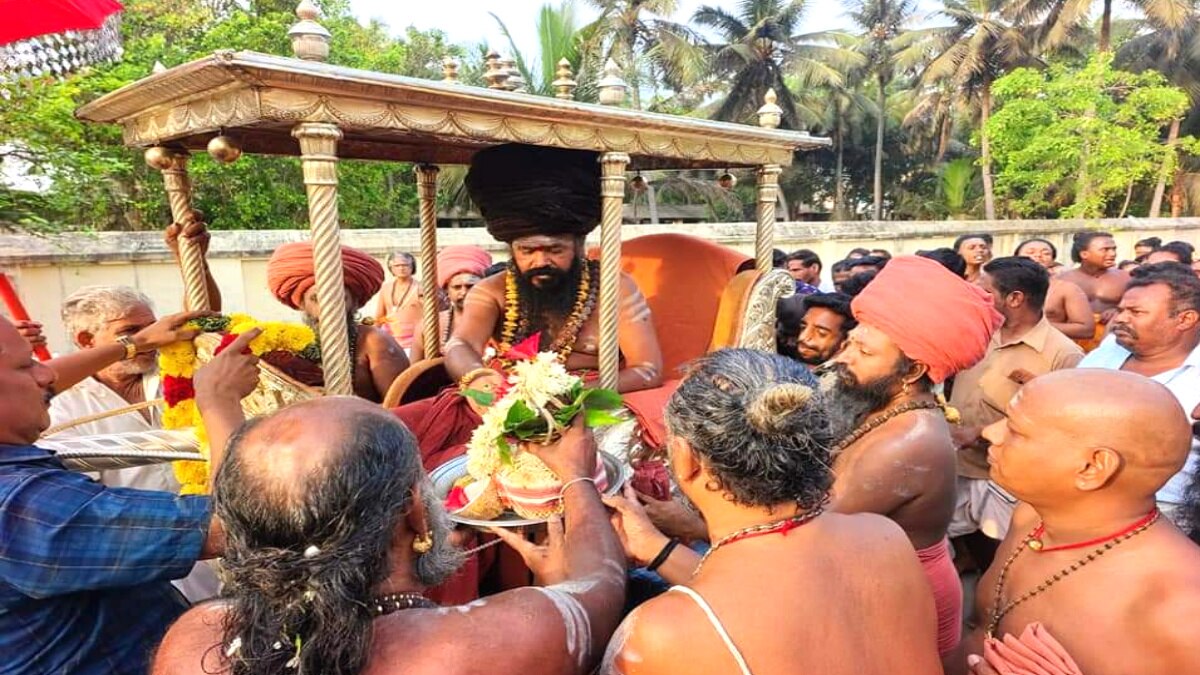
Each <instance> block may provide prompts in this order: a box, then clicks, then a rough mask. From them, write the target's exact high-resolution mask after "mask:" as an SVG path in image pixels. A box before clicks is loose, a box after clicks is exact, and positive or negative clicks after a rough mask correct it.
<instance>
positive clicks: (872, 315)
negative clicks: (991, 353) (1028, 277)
mask: <svg viewBox="0 0 1200 675" xmlns="http://www.w3.org/2000/svg"><path fill="white" fill-rule="evenodd" d="M850 306H851V309H853V310H854V318H856V319H858V321H859V323H866V324H870V325H872V326H874V327H876V328H878V329H879V330H881V331H883V332H884V334H885V335H887V336H888V337H889V338H891V340H892V342H895V343H896V346H897V347H899V348H900V351H902V352H904V355H905V356H907V357H908V358H910V359H912V360H914V361H917V362H918V363H923V364H925V365H926V366H928V367H929V378H930V379H932V380H933V381H934V382H935V383H937V382H942V381H944V380H945V379H946V378H948V377H950V376H951V375H954V374H955V373H957V372H959V371H961V370H966V369H967V368H970V367H971V366H973V365H975V364H976V363H979V361H981V360H982V359H983V357H984V355H985V354H987V350H988V344H990V342H991V339H992V333H994V332H995V331H996V329H997V328H999V327H1000V324H1001V323H1002V322H1003V320H1004V317H1002V316H1001V315H1000V313H999V312H997V311H996V307H995V305H993V303H992V299H991V296H990V295H988V294H987V293H986V292H984V290H983V289H981V288H979V287H977V286H975V285H973V284H970V283H967V282H966V281H964V280H963V279H961V278H959V277H958V276H956V275H955V274H954V273H953V272H951V271H949V270H947V269H946V268H945V267H942V266H941V265H939V264H938V263H936V262H934V261H932V260H927V259H925V258H918V257H916V256H911V255H910V256H902V257H899V258H895V259H893V260H891V261H890V262H888V264H887V266H886V267H884V268H883V271H882V272H880V273H879V276H877V277H875V280H874V281H872V282H871V283H870V285H868V286H867V287H866V289H864V290H863V292H862V293H859V294H858V297H856V298H854V302H853V303H851V305H850Z"/></svg>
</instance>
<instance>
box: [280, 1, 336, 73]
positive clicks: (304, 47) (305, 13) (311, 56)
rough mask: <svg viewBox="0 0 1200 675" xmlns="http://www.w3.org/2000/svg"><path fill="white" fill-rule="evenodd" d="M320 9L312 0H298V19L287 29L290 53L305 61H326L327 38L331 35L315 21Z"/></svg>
mask: <svg viewBox="0 0 1200 675" xmlns="http://www.w3.org/2000/svg"><path fill="white" fill-rule="evenodd" d="M319 16H321V10H319V9H317V6H316V5H314V4H313V3H312V0H300V4H299V5H296V17H297V18H298V19H300V20H299V21H297V22H296V24H295V25H294V26H292V27H291V29H290V30H288V37H289V38H291V40H292V54H294V55H295V56H296V58H298V59H304V60H305V61H327V60H328V59H329V40H330V38H331V37H332V36H331V35H330V33H329V31H328V30H325V27H324V26H322V25H321V24H319V23H317V18H318V17H319Z"/></svg>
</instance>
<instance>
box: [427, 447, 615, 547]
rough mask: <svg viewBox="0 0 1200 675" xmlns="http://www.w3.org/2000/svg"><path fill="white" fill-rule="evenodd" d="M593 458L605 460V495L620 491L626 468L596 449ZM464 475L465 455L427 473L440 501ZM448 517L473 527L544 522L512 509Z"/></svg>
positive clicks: (521, 525)
mask: <svg viewBox="0 0 1200 675" xmlns="http://www.w3.org/2000/svg"><path fill="white" fill-rule="evenodd" d="M596 457H597V458H598V459H599V460H600V461H601V462H603V463H604V473H605V474H606V475H607V476H608V488H607V489H606V490H605V491H604V494H606V495H615V494H617V492H619V491H620V490H621V486H622V485H624V484H625V481H626V479H627V478H628V474H627V473H626V471H627V469H626V468H625V465H623V464H622V463H621V462H620V460H618V459H617V458H616V457H613V456H612V455H610V454H608V453H607V452H604V451H598V452H597V453H596ZM465 475H467V456H466V455H459V456H458V457H455V458H454V459H452V460H450V461H449V462H446V463H445V464H443V465H441V466H439V467H438V468H436V469H434V470H433V471H431V472H430V473H429V480H431V481H433V490H434V493H435V494H437V496H438V499H441V500H442V501H443V502H444V501H445V500H446V497H447V495H449V494H450V490H452V489H453V488H454V481H456V480H458V479H459V478H462V477H463V476H465ZM450 520H452V521H454V522H455V523H459V524H460V525H471V526H473V527H481V528H488V527H527V526H529V525H538V524H541V523H544V522H546V521H545V520H533V519H531V518H522V517H520V516H518V515H517V514H516V513H513V512H512V511H511V510H508V511H505V512H504V513H502V514H500V516H499V517H498V518H495V519H494V520H479V519H477V518H467V517H464V516H456V515H454V514H453V513H452V514H450Z"/></svg>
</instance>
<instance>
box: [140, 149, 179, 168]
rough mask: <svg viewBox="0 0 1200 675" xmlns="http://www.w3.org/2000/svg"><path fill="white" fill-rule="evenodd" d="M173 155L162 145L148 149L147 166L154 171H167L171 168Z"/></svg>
mask: <svg viewBox="0 0 1200 675" xmlns="http://www.w3.org/2000/svg"><path fill="white" fill-rule="evenodd" d="M173 154H174V153H172V152H171V151H170V150H168V149H167V148H164V147H163V146H161V145H156V146H154V147H152V148H147V149H146V164H147V165H148V166H149V167H150V168H152V169H158V170H159V171H166V170H167V169H169V168H171V159H172V155H173Z"/></svg>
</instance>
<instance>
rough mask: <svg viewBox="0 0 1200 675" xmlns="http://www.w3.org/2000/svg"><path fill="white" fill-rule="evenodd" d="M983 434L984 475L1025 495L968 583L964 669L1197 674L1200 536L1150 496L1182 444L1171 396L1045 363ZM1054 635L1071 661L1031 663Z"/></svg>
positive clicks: (1136, 380)
mask: <svg viewBox="0 0 1200 675" xmlns="http://www.w3.org/2000/svg"><path fill="white" fill-rule="evenodd" d="M985 435H986V436H987V438H988V440H990V441H991V444H992V445H991V450H990V452H989V455H990V461H991V465H992V466H991V476H992V479H993V480H995V481H996V482H997V483H999V484H1000V485H1002V486H1003V487H1004V488H1005V489H1006V490H1008V491H1009V492H1011V493H1012V494H1013V495H1015V496H1016V497H1017V498H1018V499H1020V500H1021V501H1022V502H1024V504H1023V505H1022V506H1020V507H1019V508H1018V509H1017V512H1016V513H1015V514H1014V516H1013V523H1012V528H1011V529H1010V530H1009V534H1008V537H1007V539H1006V540H1005V542H1004V544H1003V545H1001V547H1000V551H999V555H998V556H997V558H996V560H997V564H995V565H993V566H992V568H991V569H990V570H989V571H988V573H987V574H986V575H984V577H983V579H982V580H981V581H980V582H979V588H980V592H979V593H978V595H977V596H976V597H977V599H976V610H977V611H976V617H977V625H976V627H975V629H974V631H973V632H972V633H971V635H970V637H969V638H968V640H967V644H968V651H969V653H970V654H971V656H970V657H968V659H969V662H970V663H971V667H972V668H973V670H974V672H975V673H976V675H994V674H996V673H1007V672H1013V671H1010V670H1006V669H1005V666H1006V665H1007V666H1012V665H1014V664H1016V663H1021V664H1023V666H1024V667H1023V668H1021V669H1020V670H1019V671H1017V672H1037V673H1047V674H1048V675H1067V674H1068V673H1079V672H1083V673H1086V674H1087V675H1130V674H1131V673H1136V674H1137V675H1181V674H1182V673H1197V672H1200V651H1198V650H1197V649H1196V640H1195V626H1196V616H1197V615H1200V547H1197V546H1196V545H1195V544H1194V543H1192V542H1191V541H1189V540H1188V538H1187V537H1186V536H1185V535H1184V534H1183V533H1181V532H1180V531H1179V530H1178V529H1176V528H1175V526H1174V525H1172V524H1171V523H1170V521H1168V520H1167V519H1166V518H1163V517H1161V516H1160V515H1159V514H1158V511H1157V509H1156V508H1155V505H1154V494H1155V492H1156V491H1157V490H1158V489H1159V488H1161V487H1162V486H1163V484H1165V483H1166V482H1167V480H1168V479H1169V478H1171V477H1172V476H1173V475H1175V474H1176V472H1178V471H1179V469H1180V467H1182V466H1183V462H1184V459H1185V458H1186V457H1187V454H1188V448H1189V446H1190V441H1191V428H1190V425H1189V424H1188V420H1187V416H1186V415H1185V414H1184V411H1183V410H1182V409H1180V407H1179V404H1178V403H1177V402H1176V401H1175V398H1174V397H1173V396H1172V395H1171V393H1170V392H1169V391H1167V389H1166V388H1165V387H1163V386H1162V385H1160V384H1157V383H1155V382H1153V381H1151V380H1149V379H1146V378H1144V377H1141V376H1139V375H1134V374H1132V373H1122V372H1115V371H1104V370H1092V369H1079V370H1068V371H1059V372H1055V373H1050V374H1048V375H1044V376H1042V377H1039V378H1038V379H1036V380H1034V381H1033V382H1031V383H1030V384H1027V385H1026V386H1025V387H1024V388H1023V389H1022V390H1021V393H1019V394H1018V395H1017V396H1016V397H1014V398H1013V400H1012V402H1010V403H1009V406H1008V413H1007V417H1006V418H1005V419H1004V420H1003V421H1001V422H998V423H996V424H995V425H993V426H991V427H989V428H988V429H987V431H986V432H985ZM989 632H990V633H991V634H992V635H993V636H994V637H995V638H998V639H1000V640H1003V642H999V641H997V640H992V641H988V642H987V644H986V645H985V637H986V636H987V634H988V633H989ZM1016 643H1021V644H1020V645H1017V644H1016ZM1054 646H1059V647H1060V650H1065V654H1066V655H1068V656H1069V660H1073V661H1074V664H1073V665H1075V668H1074V669H1072V668H1070V667H1069V665H1070V664H1069V663H1068V659H1063V658H1062V655H1061V654H1059V656H1058V658H1056V659H1049V658H1046V659H1042V658H1036V657H1034V658H1032V660H1033V661H1034V662H1039V661H1040V662H1041V663H1038V666H1039V667H1031V666H1030V665H1029V661H1030V660H1031V657H1030V653H1031V652H1033V653H1035V654H1036V653H1038V652H1041V653H1043V654H1045V653H1048V652H1049V651H1050V650H1051V649H1052V648H1053V647H1054ZM1022 647H1023V648H1022ZM1017 653H1023V654H1022V657H1016V656H1014V655H1015V654H1017ZM981 655H982V656H984V657H986V660H981V659H980V656H981Z"/></svg>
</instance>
